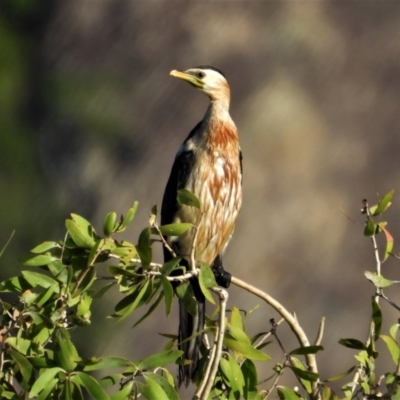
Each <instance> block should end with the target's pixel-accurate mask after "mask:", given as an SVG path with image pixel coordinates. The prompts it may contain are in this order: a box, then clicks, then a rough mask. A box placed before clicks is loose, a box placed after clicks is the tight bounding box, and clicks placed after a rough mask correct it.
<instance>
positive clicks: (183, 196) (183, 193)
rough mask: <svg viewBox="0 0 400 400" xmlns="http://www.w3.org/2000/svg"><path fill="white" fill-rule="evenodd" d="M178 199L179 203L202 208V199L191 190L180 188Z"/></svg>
mask: <svg viewBox="0 0 400 400" xmlns="http://www.w3.org/2000/svg"><path fill="white" fill-rule="evenodd" d="M177 200H178V203H179V204H183V205H186V206H192V207H196V208H199V209H200V208H201V206H200V200H199V199H198V198H197V197H196V196H195V195H194V194H193V193H192V192H190V191H189V190H186V189H179V190H178V192H177Z"/></svg>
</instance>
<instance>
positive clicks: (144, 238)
mask: <svg viewBox="0 0 400 400" xmlns="http://www.w3.org/2000/svg"><path fill="white" fill-rule="evenodd" d="M150 233H151V230H150V228H145V229H143V231H142V233H141V234H140V236H139V243H138V245H137V246H136V250H137V252H138V254H139V257H140V260H141V262H142V266H143V268H145V269H146V268H148V267H149V265H150V263H151V260H152V258H153V251H152V248H151V242H150Z"/></svg>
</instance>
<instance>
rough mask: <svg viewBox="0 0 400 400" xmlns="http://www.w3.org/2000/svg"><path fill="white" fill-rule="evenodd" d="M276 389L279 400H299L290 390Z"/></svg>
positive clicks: (285, 388) (280, 387) (279, 387)
mask: <svg viewBox="0 0 400 400" xmlns="http://www.w3.org/2000/svg"><path fill="white" fill-rule="evenodd" d="M276 388H277V392H278V396H279V399H280V400H299V396H297V394H296V392H294V391H293V390H292V389H289V388H288V387H284V386H277V387H276Z"/></svg>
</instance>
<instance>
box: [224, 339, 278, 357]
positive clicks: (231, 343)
mask: <svg viewBox="0 0 400 400" xmlns="http://www.w3.org/2000/svg"><path fill="white" fill-rule="evenodd" d="M224 345H225V346H226V347H228V348H229V349H231V350H233V351H235V352H237V353H239V354H240V355H242V356H243V357H246V358H249V359H250V360H257V361H268V360H270V359H271V357H269V356H268V355H267V354H265V353H263V352H262V351H260V350H257V349H255V348H254V347H252V346H251V345H249V344H248V343H244V342H239V341H238V340H235V339H230V338H227V337H225V338H224Z"/></svg>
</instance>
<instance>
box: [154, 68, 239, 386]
mask: <svg viewBox="0 0 400 400" xmlns="http://www.w3.org/2000/svg"><path fill="white" fill-rule="evenodd" d="M170 75H172V76H173V77H175V78H179V79H183V80H184V81H186V82H189V83H190V84H191V85H192V86H194V87H195V88H197V89H199V90H200V91H201V92H203V93H205V94H206V95H207V96H208V97H209V98H210V104H209V106H208V108H207V111H206V114H205V116H204V118H203V120H202V121H200V122H199V123H198V124H197V125H196V126H195V127H194V128H193V130H192V131H191V132H190V134H189V136H188V137H187V138H186V140H185V141H184V142H183V144H182V146H181V147H180V149H179V151H178V153H177V155H176V158H175V161H174V164H173V166H172V170H171V174H170V177H169V180H168V183H167V186H166V189H165V193H164V197H163V203H162V209H161V224H162V225H165V224H170V223H177V222H189V223H192V224H193V225H195V226H199V227H198V233H197V238H196V239H197V241H196V253H195V254H196V261H198V262H204V263H206V264H207V265H209V266H210V267H211V268H212V269H213V271H214V275H215V277H216V281H217V283H218V284H219V285H220V286H224V287H228V286H229V283H230V276H231V275H230V274H229V273H227V272H225V271H224V270H223V267H222V253H223V252H224V250H225V248H226V246H227V244H228V242H229V239H230V238H231V236H232V233H233V230H234V227H235V222H236V218H237V216H238V213H239V210H240V207H241V204H242V153H241V150H240V146H239V136H238V131H237V129H236V125H235V123H234V122H233V120H232V118H231V116H230V114H229V103H230V88H229V85H228V82H227V81H226V79H225V76H224V75H223V73H222V72H221V71H219V70H218V69H216V68H213V67H210V66H200V67H195V68H189V69H187V70H185V71H177V70H173V71H171V73H170ZM179 189H187V190H189V191H191V192H192V193H193V194H195V195H196V196H197V197H198V199H199V200H200V204H201V210H199V209H197V208H195V207H189V206H184V205H179V204H178V201H177V191H178V190H179ZM202 213H203V215H201V214H202ZM199 224H200V225H199ZM194 234H195V230H194V229H191V230H189V231H187V232H186V233H185V234H183V235H181V236H178V237H168V238H166V239H167V242H168V243H169V245H170V247H171V248H172V249H173V250H174V252H175V253H176V254H177V255H179V256H181V257H183V263H184V264H185V263H186V265H188V263H189V259H190V253H191V249H192V243H193V238H194ZM171 258H172V255H171V252H170V251H168V249H166V248H164V259H165V262H167V261H169V260H170V259H171ZM191 285H192V288H193V292H194V295H195V297H196V301H197V312H196V313H195V315H192V314H193V311H192V314H190V313H189V312H188V311H187V310H186V309H185V307H184V305H183V302H182V301H181V300H180V301H179V343H180V345H179V346H180V348H181V349H182V350H183V352H184V354H183V356H184V359H186V360H190V361H191V363H190V364H189V365H185V366H180V368H179V374H178V381H179V385H181V384H182V382H185V384H186V386H187V385H188V384H189V382H190V380H193V379H194V375H195V372H196V368H197V366H198V361H199V347H200V343H201V339H202V337H201V336H202V335H198V336H196V337H195V338H193V339H191V340H189V341H186V342H184V343H181V342H182V341H184V340H185V339H187V338H189V337H191V336H192V335H195V334H196V333H197V332H199V331H201V330H202V329H203V328H204V319H205V298H204V295H203V293H202V292H201V289H200V286H199V283H198V280H197V278H192V279H191Z"/></svg>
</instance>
